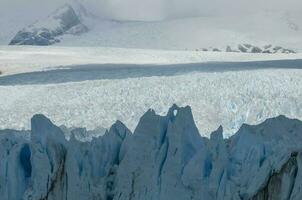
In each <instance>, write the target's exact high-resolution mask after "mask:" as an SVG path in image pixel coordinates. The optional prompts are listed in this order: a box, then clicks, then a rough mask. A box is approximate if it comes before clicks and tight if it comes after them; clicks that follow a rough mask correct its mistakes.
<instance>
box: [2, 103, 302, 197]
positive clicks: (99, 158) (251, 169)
mask: <svg viewBox="0 0 302 200" xmlns="http://www.w3.org/2000/svg"><path fill="white" fill-rule="evenodd" d="M175 113H176V114H175ZM0 133H1V134H0V143H1V146H0V150H1V151H0V158H1V162H0V186H1V187H0V195H1V197H2V199H4V200H10V199H24V200H29V199H31V200H38V199H49V200H61V199H62V200H63V199H64V200H69V199H70V200H77V199H79V200H93V199H106V200H124V199H125V200H126V199H132V200H141V199H146V200H149V199H150V200H151V199H159V200H161V199H162V200H165V199H177V200H178V199H179V200H184V199H194V200H201V199H205V200H214V199H301V198H302V192H301V190H300V188H301V186H302V174H301V158H302V157H301V147H302V142H301V141H302V122H301V121H299V120H295V119H288V118H286V117H285V116H279V117H276V118H272V119H267V120H266V121H265V122H263V123H262V124H259V125H253V126H251V125H243V126H242V127H241V128H240V130H239V131H238V132H237V133H236V134H235V135H234V136H232V137H230V138H228V139H224V138H223V129H222V127H219V128H218V129H217V130H216V131H214V132H213V133H212V135H211V137H210V138H206V137H201V136H200V134H199V132H198V130H197V128H196V126H195V123H194V119H193V116H192V112H191V109H190V107H183V108H180V107H178V106H176V105H173V106H172V107H171V108H170V110H169V111H168V114H167V115H166V116H159V115H157V114H156V113H155V112H154V111H153V110H149V111H148V112H146V113H145V114H144V115H143V117H142V118H141V120H140V122H139V124H138V125H137V128H136V129H135V131H134V133H133V134H132V133H131V132H130V131H129V130H128V129H127V128H126V127H125V126H124V125H123V124H122V123H121V122H119V121H117V122H116V123H115V124H114V125H113V126H112V127H111V128H110V130H109V131H107V132H106V133H105V134H104V135H103V136H100V137H98V138H93V139H92V140H91V141H86V142H80V141H78V140H77V139H76V137H75V134H74V133H71V136H70V139H69V140H66V139H65V137H64V131H63V130H62V129H61V128H60V127H57V126H56V125H54V124H53V123H52V122H51V121H50V120H49V119H47V118H46V117H45V116H43V115H35V116H34V117H33V118H32V130H31V133H30V134H31V137H30V138H28V137H22V136H20V135H21V134H25V135H26V134H28V133H27V132H26V131H23V132H17V131H13V130H4V131H1V132H0ZM276 191H278V192H276Z"/></svg>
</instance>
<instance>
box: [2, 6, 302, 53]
mask: <svg viewBox="0 0 302 200" xmlns="http://www.w3.org/2000/svg"><path fill="white" fill-rule="evenodd" d="M66 8H68V9H67V10H72V12H69V13H71V15H70V16H73V17H72V19H74V20H73V23H71V24H73V25H74V28H72V29H71V30H72V31H67V30H65V29H69V28H70V27H69V26H70V25H71V24H68V26H66V27H67V28H63V30H64V33H65V32H67V33H68V32H74V31H76V32H78V31H79V32H85V31H86V30H87V28H88V29H89V31H88V33H87V34H82V35H80V36H79V35H76V36H75V35H74V34H62V31H59V33H60V34H59V35H60V37H59V38H58V37H57V36H58V34H50V35H52V36H51V38H49V37H48V36H49V32H50V33H58V32H57V29H60V30H62V24H61V23H60V22H59V20H57V19H55V20H54V18H56V17H54V16H57V13H61V12H62V11H66ZM138 9H139V8H138ZM46 12H49V11H46ZM77 18H79V20H78V19H77ZM6 19H7V20H12V19H10V18H9V17H6V16H3V19H0V27H1V26H3V27H1V28H2V30H3V31H1V32H0V37H1V35H2V34H3V37H4V38H5V39H1V38H0V41H2V42H1V43H0V44H8V43H9V41H11V40H12V38H13V35H11V36H8V35H10V34H11V33H12V32H15V33H14V34H16V33H17V32H18V31H20V32H19V34H17V36H16V38H15V39H17V40H15V41H13V43H16V44H53V43H55V42H56V41H58V40H60V41H61V42H60V43H57V44H56V45H61V46H103V47H119V48H121V47H123V48H143V49H170V50H171V49H174V50H175V49H177V50H185V49H189V50H202V49H216V48H217V49H220V50H222V51H225V50H226V48H227V47H228V46H231V47H232V48H234V47H236V48H237V46H238V45H239V44H252V45H254V46H257V47H263V46H266V45H273V46H274V47H278V46H281V47H283V48H284V49H290V50H294V51H301V50H302V39H301V31H302V28H301V27H302V24H301V20H300V15H297V14H296V13H295V12H293V13H291V12H288V11H286V10H284V11H270V10H262V9H259V10H258V11H255V12H252V13H246V14H244V15H242V14H241V15H240V14H238V15H237V14H236V13H235V14H234V13H232V14H230V15H226V16H220V15H218V14H217V15H216V14H215V13H213V14H211V15H199V16H196V17H188V18H171V19H170V18H168V19H165V20H162V21H126V20H119V21H117V20H114V19H110V18H101V17H97V16H96V15H94V14H93V12H92V11H91V10H89V9H86V8H85V4H76V3H72V4H71V6H67V7H66V6H65V7H63V8H61V9H59V10H58V11H57V12H55V13H54V14H51V15H50V16H49V17H48V18H46V19H44V18H41V19H40V18H37V19H35V20H34V21H38V22H36V23H34V24H33V25H32V26H29V27H28V28H26V29H24V30H23V31H21V30H20V27H27V26H28V25H29V24H31V23H29V22H28V20H27V21H24V22H22V21H20V19H17V20H19V21H17V20H15V21H11V22H10V21H5V20H6ZM74 22H76V23H74ZM11 23H16V24H12V25H10V24H11ZM83 24H84V25H83ZM85 27H87V28H85ZM54 30H55V31H54ZM41 32H43V34H42V38H41V34H40V33H41ZM25 33H26V35H25ZM29 33H30V34H29ZM45 33H47V34H45ZM45 35H47V42H45V40H43V38H44V36H45ZM24 36H26V37H27V38H28V36H31V37H34V38H36V39H35V40H34V42H33V41H31V40H29V41H28V40H26V42H24V41H23V40H22V41H23V42H21V41H20V38H21V39H24ZM7 37H11V38H7ZM40 40H43V42H42V43H40V42H39V43H38V42H37V41H40Z"/></svg>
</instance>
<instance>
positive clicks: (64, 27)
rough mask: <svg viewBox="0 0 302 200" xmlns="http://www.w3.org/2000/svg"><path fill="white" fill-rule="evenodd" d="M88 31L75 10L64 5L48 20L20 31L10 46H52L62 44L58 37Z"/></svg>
mask: <svg viewBox="0 0 302 200" xmlns="http://www.w3.org/2000/svg"><path fill="white" fill-rule="evenodd" d="M87 31H88V28H87V27H86V26H85V25H83V24H82V23H81V21H80V18H79V17H78V15H77V14H76V12H75V11H74V9H73V8H72V7H71V6H70V5H64V6H63V7H61V8H59V9H58V10H56V11H55V12H54V13H52V14H51V15H49V16H48V17H47V18H46V19H44V20H40V21H37V22H36V23H34V24H33V25H30V26H28V27H26V28H24V29H23V30H21V31H19V32H18V33H17V34H16V36H15V37H14V38H13V39H12V40H11V42H10V45H40V46H45V45H51V44H54V43H57V42H60V40H59V39H58V38H57V37H58V36H62V35H64V34H73V35H76V34H81V33H84V32H87Z"/></svg>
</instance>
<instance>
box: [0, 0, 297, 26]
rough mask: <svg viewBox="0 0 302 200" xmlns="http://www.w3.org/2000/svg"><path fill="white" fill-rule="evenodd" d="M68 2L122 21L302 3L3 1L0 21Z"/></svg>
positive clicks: (288, 9) (0, 1)
mask: <svg viewBox="0 0 302 200" xmlns="http://www.w3.org/2000/svg"><path fill="white" fill-rule="evenodd" d="M68 1H80V2H82V3H83V5H85V6H87V7H88V8H90V9H91V10H93V12H94V13H95V14H97V15H100V16H105V17H107V18H111V19H120V20H151V21H152V20H162V19H167V18H175V17H189V16H204V15H234V14H236V15H244V14H247V13H252V12H257V11H260V10H274V11H286V12H293V13H294V12H295V13H298V12H301V13H302V0H0V17H5V16H6V17H8V18H10V17H11V18H14V17H15V18H16V17H21V18H24V19H26V18H28V19H30V18H37V17H39V16H44V15H46V14H48V13H49V12H51V11H52V10H54V9H55V8H57V7H58V6H60V5H62V4H64V3H66V2H68Z"/></svg>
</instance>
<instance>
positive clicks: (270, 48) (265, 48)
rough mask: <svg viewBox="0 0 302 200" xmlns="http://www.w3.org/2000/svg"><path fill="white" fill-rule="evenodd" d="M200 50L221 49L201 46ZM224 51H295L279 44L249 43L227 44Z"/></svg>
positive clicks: (272, 52)
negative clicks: (258, 44) (259, 44)
mask: <svg viewBox="0 0 302 200" xmlns="http://www.w3.org/2000/svg"><path fill="white" fill-rule="evenodd" d="M202 51H214V52H217V51H221V50H220V49H218V48H213V47H210V48H203V49H202ZM225 52H239V53H268V54H274V53H284V54H290V53H297V52H295V51H294V50H292V49H287V48H284V47H280V46H273V45H271V44H269V45H265V46H263V47H260V46H256V45H251V44H239V45H237V46H235V47H232V46H230V45H228V46H227V47H226V48H225Z"/></svg>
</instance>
